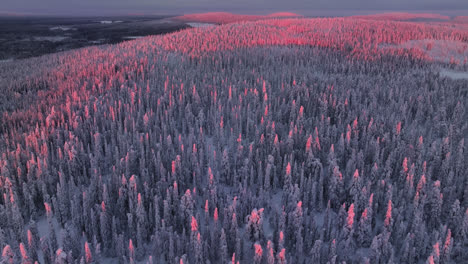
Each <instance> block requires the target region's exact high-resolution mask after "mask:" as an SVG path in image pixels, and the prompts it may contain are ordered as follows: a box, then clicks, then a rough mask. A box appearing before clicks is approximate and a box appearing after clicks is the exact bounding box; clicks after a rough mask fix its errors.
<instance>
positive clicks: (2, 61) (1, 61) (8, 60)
mask: <svg viewBox="0 0 468 264" xmlns="http://www.w3.org/2000/svg"><path fill="white" fill-rule="evenodd" d="M10 61H13V59H6V60H0V63H4V62H10Z"/></svg>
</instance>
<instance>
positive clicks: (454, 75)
mask: <svg viewBox="0 0 468 264" xmlns="http://www.w3.org/2000/svg"><path fill="white" fill-rule="evenodd" d="M440 75H441V76H443V77H448V78H450V79H453V80H468V72H459V71H454V70H449V69H441V70H440Z"/></svg>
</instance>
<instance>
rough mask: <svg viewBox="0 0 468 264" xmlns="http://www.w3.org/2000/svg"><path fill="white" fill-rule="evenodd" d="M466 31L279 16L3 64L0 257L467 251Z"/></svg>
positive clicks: (445, 262) (294, 259) (373, 259)
mask: <svg viewBox="0 0 468 264" xmlns="http://www.w3.org/2000/svg"><path fill="white" fill-rule="evenodd" d="M412 40H424V41H429V42H430V43H433V45H434V47H437V45H439V44H440V43H443V45H446V44H447V43H451V44H450V45H448V46H447V47H448V48H446V49H445V50H446V52H447V53H448V54H449V55H450V57H449V58H448V59H447V60H437V59H433V58H432V57H431V52H430V51H431V50H432V46H431V47H426V46H425V47H424V48H422V49H421V48H406V47H403V46H401V45H402V44H404V43H407V42H408V41H412ZM452 44H456V45H455V46H454V45H452ZM467 45H468V30H467V26H466V24H463V23H462V22H460V24H459V25H458V26H451V25H448V24H444V23H416V22H399V21H390V20H388V19H386V20H378V19H372V18H368V19H367V18H366V19H362V18H333V19H331V18H326V19H305V18H300V19H289V18H288V19H268V20H259V21H250V22H236V23H231V24H226V25H220V26H212V27H206V28H196V29H188V30H183V31H180V32H177V33H173V34H168V35H164V36H154V37H146V38H142V39H138V40H135V41H129V42H124V43H121V44H117V45H104V46H97V47H89V48H83V49H79V50H74V51H68V52H63V53H57V54H52V55H46V56H43V57H38V58H31V59H27V60H19V61H13V62H8V63H2V64H0V89H1V96H0V114H1V115H0V190H1V196H0V250H2V252H1V253H2V255H1V258H2V261H3V262H2V263H22V264H29V263H31V264H32V263H35V262H36V261H37V262H38V263H49V264H52V263H54V264H55V263H58V264H61V263H80V264H82V263H87V264H88V263H177V264H182V263H194V264H201V263H223V264H225V263H233V264H235V263H256V264H274V263H278V264H286V263H329V264H334V263H336V264H338V263H385V264H386V263H430V264H432V263H436V264H449V263H463V262H464V261H466V260H467V259H468V253H467V252H468V177H467V176H468V175H467V168H468V165H467V164H468V163H467V151H466V147H465V140H467V136H468V122H467V120H468V113H467V100H468V94H467V93H468V90H467V87H468V80H467V79H459V80H455V79H451V78H449V77H447V76H443V75H441V74H440V72H439V69H440V68H447V69H451V70H457V71H463V70H466V67H467V66H466V57H467V56H468V49H467V48H466V47H467ZM454 47H455V48H454Z"/></svg>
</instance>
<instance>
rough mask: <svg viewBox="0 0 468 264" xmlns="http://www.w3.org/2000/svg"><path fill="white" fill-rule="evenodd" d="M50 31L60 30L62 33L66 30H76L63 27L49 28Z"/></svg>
mask: <svg viewBox="0 0 468 264" xmlns="http://www.w3.org/2000/svg"><path fill="white" fill-rule="evenodd" d="M49 29H50V30H52V31H53V30H62V31H68V30H76V28H72V27H65V26H57V27H51V28H49Z"/></svg>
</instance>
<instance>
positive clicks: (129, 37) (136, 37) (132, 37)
mask: <svg viewBox="0 0 468 264" xmlns="http://www.w3.org/2000/svg"><path fill="white" fill-rule="evenodd" d="M143 37H144V36H125V37H123V39H139V38H143Z"/></svg>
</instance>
